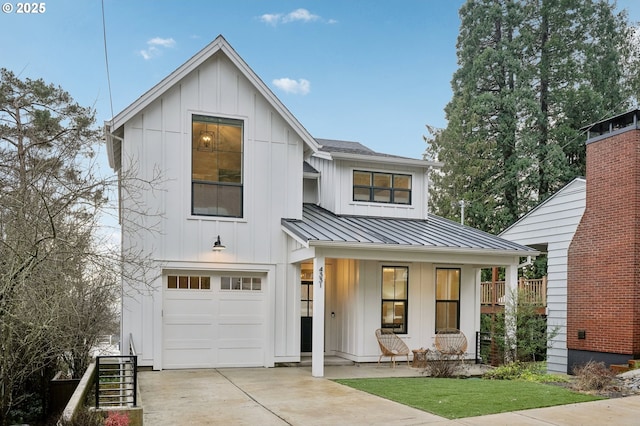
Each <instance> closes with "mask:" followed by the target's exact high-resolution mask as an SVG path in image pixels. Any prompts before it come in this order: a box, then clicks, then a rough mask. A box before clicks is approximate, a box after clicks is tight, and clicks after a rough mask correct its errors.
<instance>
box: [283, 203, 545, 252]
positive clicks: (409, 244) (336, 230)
mask: <svg viewBox="0 0 640 426" xmlns="http://www.w3.org/2000/svg"><path fill="white" fill-rule="evenodd" d="M281 223H282V226H283V229H284V230H285V232H287V233H288V234H289V235H290V236H291V237H293V238H294V239H296V240H297V241H299V242H300V243H302V244H304V245H305V246H329V245H330V246H333V247H336V246H343V247H352V248H353V247H370V248H381V247H382V248H394V249H395V248H404V249H409V250H430V251H457V252H487V251H489V252H492V253H499V254H505V255H506V254H508V255H518V256H531V255H535V254H538V252H537V251H536V250H534V249H532V248H529V247H526V246H523V245H520V244H517V243H513V242H511V241H507V240H504V239H502V238H499V237H496V236H495V235H491V234H488V233H486V232H482V231H479V230H477V229H474V228H470V227H468V226H464V225H461V224H458V223H456V222H453V221H450V220H447V219H444V218H442V217H439V216H434V215H429V218H428V219H426V220H420V219H396V218H381V217H370V216H348V215H336V214H334V213H332V212H330V211H328V210H326V209H323V208H322V207H319V206H317V205H315V204H305V205H304V207H303V212H302V219H282V221H281Z"/></svg>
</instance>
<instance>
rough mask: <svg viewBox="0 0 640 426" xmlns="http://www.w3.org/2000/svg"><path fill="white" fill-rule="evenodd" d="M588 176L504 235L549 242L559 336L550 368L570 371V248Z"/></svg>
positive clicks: (551, 308) (551, 310)
mask: <svg viewBox="0 0 640 426" xmlns="http://www.w3.org/2000/svg"><path fill="white" fill-rule="evenodd" d="M585 186H586V182H585V180H584V179H580V178H578V179H575V180H573V181H572V182H570V183H569V184H568V185H567V186H565V187H564V188H562V189H561V190H560V191H558V192H557V193H556V194H555V195H553V196H552V197H551V198H549V199H548V200H546V201H545V202H544V203H542V204H540V205H539V206H538V207H536V208H535V209H533V210H532V211H531V212H529V213H528V214H527V215H526V216H524V217H523V218H521V219H520V220H519V221H518V222H516V223H515V224H513V225H512V226H511V227H509V228H508V229H507V230H505V231H504V232H503V233H502V234H500V236H501V237H502V238H505V239H508V240H511V241H513V242H516V243H520V244H524V245H534V244H543V245H544V244H546V245H547V252H548V255H547V256H548V264H547V277H548V281H547V283H548V288H547V312H548V316H547V325H548V329H549V330H552V329H556V330H557V333H558V334H557V336H555V338H554V339H553V340H552V347H551V348H550V349H549V350H548V351H547V367H548V369H549V371H552V372H558V373H566V372H567V334H566V328H567V250H568V248H569V244H570V243H571V240H572V239H573V235H574V234H575V231H576V228H577V226H578V223H580V219H581V218H582V214H583V213H584V208H585V197H586V192H585Z"/></svg>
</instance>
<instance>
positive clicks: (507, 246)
mask: <svg viewBox="0 0 640 426" xmlns="http://www.w3.org/2000/svg"><path fill="white" fill-rule="evenodd" d="M105 130H106V132H107V144H108V150H109V160H110V164H111V166H112V167H113V169H114V170H116V171H117V172H118V174H119V176H121V177H122V186H123V187H122V188H121V191H120V211H121V226H122V245H123V252H125V253H131V252H137V253H140V254H141V255H144V256H148V257H150V258H151V259H152V261H153V263H152V267H151V268H149V269H147V270H145V272H144V273H145V279H132V278H131V276H133V274H128V273H125V274H123V282H122V286H123V298H122V330H121V332H122V334H121V335H122V348H123V350H125V351H126V350H127V348H129V347H130V343H133V345H134V346H135V348H136V351H137V354H138V355H139V360H138V363H139V365H141V366H150V367H152V368H154V369H175V368H218V367H242V366H250V367H255V366H264V367H272V366H274V365H276V364H278V363H291V362H298V361H300V359H301V356H302V355H305V354H306V355H308V354H311V355H312V374H313V375H314V376H322V375H323V374H324V357H325V355H337V356H340V357H344V358H346V359H349V360H353V361H356V362H367V361H377V359H378V356H379V354H380V352H379V348H378V345H377V341H376V338H375V335H374V333H375V330H376V329H378V328H390V329H393V330H394V331H395V332H396V333H397V334H398V335H400V336H401V337H402V338H403V339H404V340H405V341H406V343H407V344H408V346H409V347H411V348H415V349H417V348H420V347H425V348H426V347H430V346H431V345H432V343H433V337H434V335H435V333H436V331H438V330H439V329H445V328H457V329H461V330H462V331H463V332H464V333H465V334H466V335H467V337H468V338H469V346H468V356H469V357H473V356H474V355H475V347H476V346H475V332H476V331H478V330H479V322H480V293H479V291H480V269H481V268H483V267H491V266H505V267H506V268H507V281H508V282H510V283H513V284H514V285H515V283H516V281H517V267H518V264H519V260H520V258H521V257H523V256H530V255H535V254H536V252H535V251H534V250H532V249H530V248H527V247H524V246H522V245H519V244H516V243H513V242H509V241H506V240H503V239H501V238H498V237H495V236H493V235H489V234H486V233H483V232H480V231H478V230H475V229H472V228H469V227H465V226H462V225H459V224H457V223H454V222H451V221H448V220H445V219H442V218H440V217H437V216H434V215H432V214H429V212H428V208H427V204H428V203H427V202H428V191H429V173H430V170H431V169H432V168H434V167H438V166H439V164H436V163H432V162H429V161H425V160H422V159H409V158H402V157H397V156H393V155H385V154H381V153H377V152H374V151H372V150H370V149H368V148H367V147H365V146H363V145H361V144H359V143H355V142H345V141H332V140H323V139H316V138H314V137H313V136H311V135H310V134H309V133H308V132H307V130H305V128H304V126H303V125H302V124H301V123H300V122H298V120H297V119H296V118H295V117H294V116H293V115H292V114H291V112H290V111H289V110H287V108H286V107H285V106H284V105H283V104H282V102H281V101H280V100H279V99H278V98H277V97H276V96H275V95H274V94H273V92H272V91H271V90H270V89H269V88H268V87H267V86H266V85H265V84H264V82H263V81H262V80H261V79H260V78H259V77H258V76H257V75H256V74H255V73H254V72H253V71H252V69H251V68H250V67H249V66H248V65H247V64H246V63H245V62H244V60H243V59H242V58H241V57H240V56H239V55H238V54H237V53H236V52H235V51H234V50H233V49H232V48H231V46H230V45H229V44H228V42H227V41H226V40H225V39H224V38H223V37H222V36H219V37H218V38H216V39H215V40H214V41H213V42H212V43H211V44H209V45H208V46H207V47H205V48H204V49H203V50H202V51H200V52H199V53H197V54H196V55H195V56H194V57H192V58H191V59H190V60H189V61H187V62H186V63H185V64H184V65H182V66H181V67H179V68H178V69H177V70H175V71H174V72H173V73H171V74H170V75H169V76H167V77H166V78H165V79H164V80H162V81H161V82H160V83H158V84H157V85H156V86H154V87H153V88H152V89H151V90H149V91H148V92H147V93H145V94H144V95H142V96H141V97H140V98H139V99H138V100H136V101H135V102H134V103H133V104H131V105H130V106H129V107H127V108H126V109H124V110H123V111H122V112H120V113H119V114H118V115H116V116H115V117H113V119H112V120H110V121H108V122H106V123H105ZM155 176H160V178H159V179H157V181H156V184H155V185H156V187H154V189H153V190H147V191H145V192H143V193H141V194H139V197H134V196H133V195H131V194H132V193H134V192H135V191H129V190H127V188H125V186H126V185H127V184H128V183H127V182H136V181H137V182H146V181H149V180H153V178H154V177H155ZM140 211H144V212H149V216H146V215H140V214H138V213H139V212H140ZM133 212H136V213H135V214H134V213H133ZM124 262H125V264H124V265H123V268H124V269H123V270H124V271H127V270H128V269H127V268H128V267H130V268H134V266H133V265H129V266H128V265H127V262H128V256H125V257H124Z"/></svg>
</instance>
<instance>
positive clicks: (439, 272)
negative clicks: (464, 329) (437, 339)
mask: <svg viewBox="0 0 640 426" xmlns="http://www.w3.org/2000/svg"><path fill="white" fill-rule="evenodd" d="M459 328H460V269H449V268H447V269H444V268H438V269H436V333H437V332H441V331H446V330H452V329H459Z"/></svg>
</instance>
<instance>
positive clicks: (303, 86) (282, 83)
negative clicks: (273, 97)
mask: <svg viewBox="0 0 640 426" xmlns="http://www.w3.org/2000/svg"><path fill="white" fill-rule="evenodd" d="M273 84H274V86H276V87H277V88H278V89H280V90H282V91H284V92H286V93H292V94H294V95H306V94H308V93H309V92H310V91H311V83H309V80H305V79H304V78H300V79H298V80H297V81H296V80H292V79H290V78H286V77H285V78H277V79H275V80H273Z"/></svg>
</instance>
